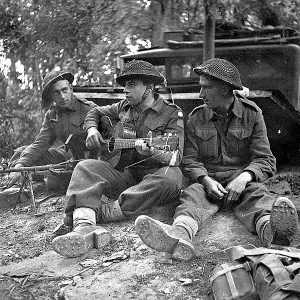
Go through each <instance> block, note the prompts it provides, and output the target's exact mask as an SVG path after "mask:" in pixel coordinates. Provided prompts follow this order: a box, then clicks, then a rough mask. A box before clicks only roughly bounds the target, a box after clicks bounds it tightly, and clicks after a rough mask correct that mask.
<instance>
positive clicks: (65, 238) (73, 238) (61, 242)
mask: <svg viewBox="0 0 300 300" xmlns="http://www.w3.org/2000/svg"><path fill="white" fill-rule="evenodd" d="M110 240H111V234H110V233H109V231H107V230H106V229H104V228H103V227H100V226H95V225H90V224H84V223H82V224H79V225H77V226H76V227H75V228H74V229H73V231H72V232H70V233H68V234H65V235H62V236H58V237H56V238H55V239H53V241H52V247H53V250H54V251H55V252H57V253H59V254H60V255H62V256H65V257H78V256H81V255H83V254H85V253H87V252H88V251H89V250H90V249H92V248H96V249H100V248H101V247H104V246H105V245H107V244H108V243H109V242H110Z"/></svg>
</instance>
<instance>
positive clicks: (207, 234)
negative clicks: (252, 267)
mask: <svg viewBox="0 0 300 300" xmlns="http://www.w3.org/2000/svg"><path fill="white" fill-rule="evenodd" d="M267 185H268V187H269V189H270V191H271V193H273V195H274V197H278V196H282V195H284V196H288V197H289V198H290V199H291V200H292V201H293V202H294V203H295V205H296V206H297V209H299V207H300V205H299V203H300V198H299V197H300V194H299V193H300V172H299V171H298V167H297V166H296V167H295V166H294V167H283V168H281V169H280V170H279V173H278V174H277V175H276V176H275V177H274V178H272V179H271V180H269V181H268V182H267ZM44 189H45V186H44V185H43V184H42V183H40V184H38V185H37V186H36V189H35V195H36V200H37V203H39V204H38V210H37V214H34V212H33V208H32V205H31V201H27V202H24V203H22V204H21V205H18V206H17V207H16V209H13V208H2V209H0V299H1V300H2V299H3V300H8V299H26V300H27V299H38V300H46V299H47V300H48V299H65V300H80V299H151V300H152V299H182V300H188V299H198V300H206V299H212V293H211V287H210V282H209V277H210V275H211V271H212V269H213V268H214V267H215V266H216V265H218V264H221V263H223V262H227V261H228V259H227V257H226V255H225V253H224V251H223V250H224V249H226V248H228V247H231V246H233V245H245V244H253V245H255V246H258V247H259V246H260V242H259V240H258V238H257V237H256V236H254V235H252V234H251V233H249V232H248V231H247V229H245V228H244V227H243V225H242V224H241V223H240V222H239V221H238V220H237V219H236V218H235V217H234V215H233V214H232V212H230V211H220V212H218V213H217V215H215V216H214V217H213V218H212V219H211V220H210V221H209V223H208V224H207V226H206V227H205V228H204V229H203V230H202V231H201V232H199V233H198V234H197V236H196V238H195V244H196V251H197V257H196V258H195V259H194V260H192V261H191V262H188V263H183V262H178V261H174V260H172V259H171V258H170V257H169V256H168V255H166V254H162V253H157V252H155V251H154V250H152V249H149V248H148V247H147V246H145V245H144V244H143V243H142V242H141V240H140V239H139V238H138V236H137V235H136V233H135V231H134V220H129V221H126V222H118V223H109V224H104V225H103V227H105V228H106V229H108V230H110V231H111V232H112V235H113V240H112V242H111V243H110V244H109V245H108V246H106V247H105V248H103V249H100V250H96V249H94V250H91V251H90V252H89V253H87V254H86V255H84V256H83V257H80V258H74V259H67V258H63V257H61V256H60V255H58V254H56V253H55V252H54V251H53V250H52V249H51V245H50V241H51V239H52V236H51V232H52V231H53V229H54V228H55V227H56V226H57V224H58V223H59V222H60V220H61V218H62V215H63V211H64V205H65V196H64V192H59V193H56V194H55V195H53V191H45V190H44ZM51 195H52V196H51ZM49 196H51V197H49ZM173 209H174V207H160V208H155V209H153V211H152V212H151V214H150V215H151V216H153V217H155V218H156V219H159V220H161V221H164V222H166V223H171V220H172V213H173Z"/></svg>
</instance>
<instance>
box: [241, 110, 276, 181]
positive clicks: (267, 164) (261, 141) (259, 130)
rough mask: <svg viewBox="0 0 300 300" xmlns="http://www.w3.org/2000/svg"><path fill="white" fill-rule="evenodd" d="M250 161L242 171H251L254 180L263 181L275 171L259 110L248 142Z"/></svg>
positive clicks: (274, 163) (274, 162)
mask: <svg viewBox="0 0 300 300" xmlns="http://www.w3.org/2000/svg"><path fill="white" fill-rule="evenodd" d="M249 150H250V151H249V152H250V155H251V162H250V164H249V165H248V166H247V167H246V168H244V171H251V172H253V173H254V175H255V179H254V180H255V181H258V182H263V181H264V180H266V179H268V178H269V177H271V176H273V175H274V174H275V172H276V159H275V157H274V155H273V154H272V152H271V149H270V143H269V140H268V136H267V129H266V125H265V121H264V118H263V115H262V113H261V111H258V112H257V114H256V118H255V123H254V127H253V133H252V135H251V142H250V149H249Z"/></svg>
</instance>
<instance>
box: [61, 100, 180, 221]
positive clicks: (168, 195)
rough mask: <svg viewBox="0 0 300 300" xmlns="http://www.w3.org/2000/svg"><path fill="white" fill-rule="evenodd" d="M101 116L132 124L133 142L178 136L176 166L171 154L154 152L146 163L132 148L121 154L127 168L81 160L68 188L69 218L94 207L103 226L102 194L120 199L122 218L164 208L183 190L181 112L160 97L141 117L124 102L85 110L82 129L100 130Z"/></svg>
mask: <svg viewBox="0 0 300 300" xmlns="http://www.w3.org/2000/svg"><path fill="white" fill-rule="evenodd" d="M102 116H108V117H110V118H111V119H112V120H116V119H117V120H120V121H122V122H124V123H129V124H132V125H134V128H135V130H136V137H137V138H145V137H146V136H147V134H148V132H149V131H152V132H153V137H155V136H157V135H163V134H166V133H171V134H176V135H177V136H178V138H179V146H178V153H177V156H176V162H175V163H174V164H173V166H171V167H169V163H170V160H171V159H172V155H173V153H170V152H165V153H164V152H161V153H158V152H156V151H155V152H154V154H153V156H151V157H149V158H148V159H145V157H144V156H142V155H140V154H139V153H138V152H137V151H136V150H135V149H132V150H125V152H126V155H123V156H122V157H123V159H126V160H127V163H126V165H127V166H128V167H125V168H124V167H120V165H119V166H117V168H113V167H112V166H111V165H110V164H109V163H107V162H104V161H96V160H93V161H90V160H87V161H83V162H80V163H79V164H78V165H77V166H76V168H75V170H74V172H73V176H72V179H71V182H70V185H69V188H68V190H67V208H66V213H67V214H72V213H73V210H74V209H75V208H77V207H88V208H92V209H93V210H95V211H97V212H98V218H99V219H98V221H100V222H101V221H102V220H101V207H102V205H101V204H102V203H101V201H100V199H101V196H102V195H103V194H104V195H106V196H107V197H108V198H110V199H115V200H116V199H118V202H119V205H120V207H121V211H122V214H123V215H124V216H126V217H129V216H132V215H136V214H139V213H141V212H146V211H147V210H148V209H149V208H151V207H152V206H153V205H154V204H164V203H167V202H169V201H172V200H173V199H175V198H178V196H179V194H180V190H181V171H180V169H179V167H178V165H179V163H180V161H181V157H182V152H183V140H184V136H183V135H184V132H183V131H184V129H183V114H182V111H181V109H180V108H179V107H178V106H176V105H175V104H173V103H170V102H168V101H166V100H164V99H163V98H162V97H161V96H158V97H157V98H156V101H155V103H154V104H153V106H152V107H149V108H148V109H146V110H145V111H143V112H142V113H139V112H138V111H137V110H136V108H135V107H134V106H130V105H129V104H128V102H127V101H126V100H123V101H120V102H119V103H115V104H112V105H109V106H103V107H97V108H94V109H92V110H91V111H89V113H88V115H87V118H86V122H85V128H86V129H88V128H90V127H97V128H98V125H99V122H100V119H101V117H102ZM123 151H124V150H123ZM157 151H159V150H157ZM123 159H122V160H123ZM122 165H123V166H124V163H123V164H122Z"/></svg>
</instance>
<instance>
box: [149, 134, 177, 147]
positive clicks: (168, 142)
mask: <svg viewBox="0 0 300 300" xmlns="http://www.w3.org/2000/svg"><path fill="white" fill-rule="evenodd" d="M178 144H179V138H178V136H177V135H176V134H170V133H166V134H164V135H159V136H156V137H153V138H151V139H150V145H149V146H151V147H154V148H156V149H160V150H164V151H175V150H176V149H177V147H178Z"/></svg>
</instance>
